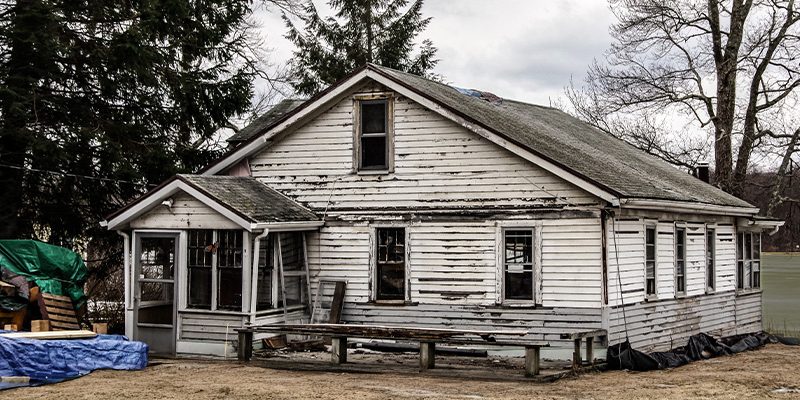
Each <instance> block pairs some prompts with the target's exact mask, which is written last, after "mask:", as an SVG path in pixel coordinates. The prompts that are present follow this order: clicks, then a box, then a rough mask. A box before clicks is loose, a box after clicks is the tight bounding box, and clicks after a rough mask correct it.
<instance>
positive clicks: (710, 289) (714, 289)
mask: <svg viewBox="0 0 800 400" xmlns="http://www.w3.org/2000/svg"><path fill="white" fill-rule="evenodd" d="M709 231H712V232H713V235H712V237H711V244H712V247H713V248H712V249H711V252H712V254H711V258H712V260H713V261H714V265H712V266H711V267H712V273H713V274H714V276H713V277H712V278H713V279H714V287H709V286H708V267H709V265H708V233H709ZM717 242H718V240H717V226H716V225H714V224H706V230H705V252H704V253H703V254H704V258H705V263H704V264H705V266H706V270H705V271H704V272H705V273H704V274H703V275H704V276H705V279H706V280H705V283H704V285H705V287H706V294H714V293H716V292H717V286H718V285H719V279H717V276H718V275H719V274H718V273H717V265H718V264H719V263H718V262H717V249H718V248H719V245H718V243H717ZM734 250H735V249H734ZM734 257H735V255H734Z"/></svg>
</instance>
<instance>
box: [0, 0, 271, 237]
mask: <svg viewBox="0 0 800 400" xmlns="http://www.w3.org/2000/svg"><path fill="white" fill-rule="evenodd" d="M250 6H251V0H198V1H186V0H129V1H124V2H120V1H117V0H16V1H8V0H7V1H2V2H0V51H2V54H3V57H1V58H0V85H2V86H1V87H0V185H2V190H0V238H25V237H33V238H38V239H43V240H47V241H49V242H51V243H56V244H64V245H70V244H72V243H73V242H74V241H75V240H77V239H85V238H88V237H92V238H95V239H102V238H103V237H105V238H109V239H113V242H109V243H118V242H119V240H118V237H116V235H111V234H109V233H108V232H105V231H104V229H102V228H100V227H99V225H98V222H99V221H100V220H102V219H103V217H104V216H105V215H107V214H108V213H110V212H111V211H113V210H115V209H116V208H118V207H119V206H121V205H122V204H124V203H126V202H127V201H129V200H131V199H132V198H134V197H136V196H137V195H139V194H141V193H142V192H143V191H144V190H146V189H148V188H151V187H152V186H153V184H155V183H158V182H160V181H162V180H163V179H165V178H167V177H169V176H170V175H172V174H174V173H177V172H188V171H193V170H195V169H197V168H198V167H200V166H202V165H205V164H207V163H208V162H209V161H211V160H212V159H214V158H215V157H216V156H217V155H218V152H219V151H220V149H221V146H218V145H217V144H216V139H215V138H216V132H217V131H218V129H219V127H220V126H225V125H227V122H228V119H229V118H231V117H232V116H235V115H237V114H239V113H241V112H243V111H245V110H246V109H247V108H248V107H249V104H250V98H251V95H252V81H253V79H254V76H255V75H256V74H257V73H258V71H257V70H256V67H255V64H254V62H253V61H254V60H253V58H252V57H251V53H250V52H249V51H250V50H249V49H250V48H251V46H250V44H251V40H252V38H251V37H250V31H249V28H248V27H249V25H248V24H247V23H246V18H247V17H248V16H249V15H250V13H251V10H250Z"/></svg>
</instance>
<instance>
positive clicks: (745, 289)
mask: <svg viewBox="0 0 800 400" xmlns="http://www.w3.org/2000/svg"><path fill="white" fill-rule="evenodd" d="M740 233H742V234H745V235H752V234H758V235H761V234H762V232H761V231H759V230H755V229H739V228H737V229H736V231H735V232H734V239H733V240H734V243H736V250H735V251H734V259H735V262H734V267H735V273H734V277H735V278H734V288H735V290H736V294H737V295H739V294H742V295H745V294H750V293H756V292H760V291H761V290H762V286H763V285H762V282H761V279H760V272H761V270H762V269H763V268H762V261H761V256H762V254H761V251H762V250H763V246H762V244H763V239H764V238H763V237H762V238H761V240H759V242H758V246H759V249H758V263H759V267H758V268H759V285H758V287H753V269H752V268H753V266H752V263H753V260H754V259H753V258H752V254H751V258H750V259H749V262H750V264H749V266H748V264H747V263H746V262H745V263H744V264H743V266H742V268H743V269H744V270H743V272H742V273H743V274H744V275H746V274H747V271H748V269H749V270H750V274H749V275H748V277H749V278H748V279H747V281H746V282H744V283H745V284H744V285H742V288H741V289H740V288H739V261H740V260H742V261H744V260H748V259H747V258H745V254H744V249H742V258H741V259H740V258H739V256H738V251H739V247H740V246H741V245H742V244H741V243H740V242H739V234H740ZM751 240H752V239H751ZM751 245H752V242H751Z"/></svg>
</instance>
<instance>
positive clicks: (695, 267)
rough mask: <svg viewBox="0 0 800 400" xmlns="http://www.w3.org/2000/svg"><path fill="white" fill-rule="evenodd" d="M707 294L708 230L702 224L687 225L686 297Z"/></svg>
mask: <svg viewBox="0 0 800 400" xmlns="http://www.w3.org/2000/svg"><path fill="white" fill-rule="evenodd" d="M705 292H706V228H705V225H704V224H702V223H688V224H686V295H687V296H697V295H701V294H703V293H705Z"/></svg>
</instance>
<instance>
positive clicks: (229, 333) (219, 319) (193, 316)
mask: <svg viewBox="0 0 800 400" xmlns="http://www.w3.org/2000/svg"><path fill="white" fill-rule="evenodd" d="M245 321H246V317H243V316H241V315H229V314H221V313H196V312H191V313H186V312H179V313H178V326H179V332H178V338H179V339H180V340H202V341H208V342H222V341H225V339H226V338H227V339H228V341H235V340H236V337H237V334H236V331H235V330H234V329H236V328H241V327H243V326H244V322H245Z"/></svg>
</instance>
